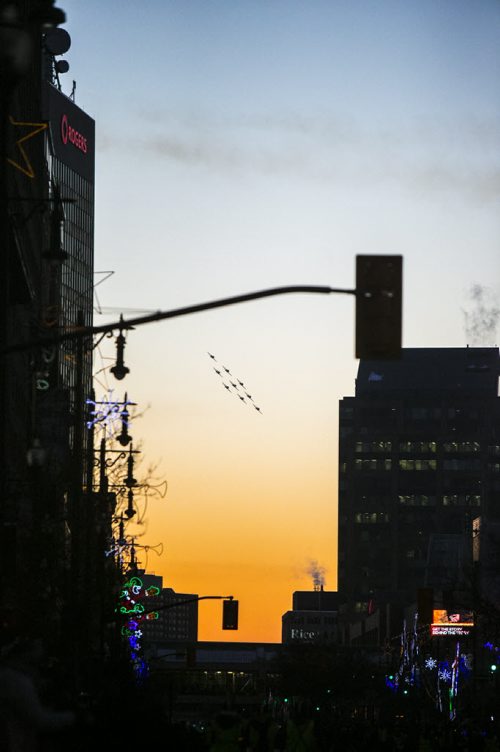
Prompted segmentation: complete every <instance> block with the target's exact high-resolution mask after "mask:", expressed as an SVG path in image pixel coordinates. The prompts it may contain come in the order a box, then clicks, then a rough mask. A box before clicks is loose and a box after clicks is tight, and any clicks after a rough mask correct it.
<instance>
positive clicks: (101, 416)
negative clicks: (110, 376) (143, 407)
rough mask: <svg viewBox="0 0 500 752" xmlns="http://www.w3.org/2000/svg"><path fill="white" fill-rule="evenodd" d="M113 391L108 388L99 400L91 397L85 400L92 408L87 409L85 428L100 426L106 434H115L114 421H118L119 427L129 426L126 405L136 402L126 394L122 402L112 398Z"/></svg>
mask: <svg viewBox="0 0 500 752" xmlns="http://www.w3.org/2000/svg"><path fill="white" fill-rule="evenodd" d="M113 391H114V390H113V389H109V390H108V393H107V394H106V395H105V396H104V397H103V399H102V401H100V402H96V401H95V400H91V399H87V400H85V401H86V403H87V405H90V406H91V407H92V408H93V409H91V410H89V420H88V421H87V428H102V430H103V431H105V433H106V434H107V435H108V436H114V435H115V433H116V431H117V428H116V423H118V422H119V424H120V426H121V428H129V425H130V421H129V420H128V418H129V412H128V410H127V407H128V406H129V405H135V404H136V403H135V402H131V401H130V400H129V399H127V395H125V400H124V401H123V402H119V401H118V400H117V399H114V398H113Z"/></svg>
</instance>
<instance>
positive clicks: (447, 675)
mask: <svg viewBox="0 0 500 752" xmlns="http://www.w3.org/2000/svg"><path fill="white" fill-rule="evenodd" d="M438 676H439V678H440V679H441V681H445V682H449V681H451V671H449V670H448V669H447V668H442V669H441V670H440V671H438Z"/></svg>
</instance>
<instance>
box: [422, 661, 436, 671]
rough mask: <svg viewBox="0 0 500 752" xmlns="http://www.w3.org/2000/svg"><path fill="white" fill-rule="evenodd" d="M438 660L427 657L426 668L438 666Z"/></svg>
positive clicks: (430, 669)
mask: <svg viewBox="0 0 500 752" xmlns="http://www.w3.org/2000/svg"><path fill="white" fill-rule="evenodd" d="M436 666H437V661H436V659H435V658H427V659H426V661H425V668H428V669H429V671H432V669H433V668H436Z"/></svg>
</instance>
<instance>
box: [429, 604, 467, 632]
mask: <svg viewBox="0 0 500 752" xmlns="http://www.w3.org/2000/svg"><path fill="white" fill-rule="evenodd" d="M473 627H474V617H473V615H472V613H471V612H470V611H460V612H451V611H446V609H444V608H440V609H437V608H435V609H434V610H433V612H432V624H431V635H432V637H467V636H468V635H470V634H471V633H472V629H473Z"/></svg>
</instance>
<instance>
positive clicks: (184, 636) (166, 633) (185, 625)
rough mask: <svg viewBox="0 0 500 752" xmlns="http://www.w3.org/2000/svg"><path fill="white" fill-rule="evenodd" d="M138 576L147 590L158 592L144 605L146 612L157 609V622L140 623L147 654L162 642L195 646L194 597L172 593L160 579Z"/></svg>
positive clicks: (196, 633) (196, 616)
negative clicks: (151, 589) (152, 588)
mask: <svg viewBox="0 0 500 752" xmlns="http://www.w3.org/2000/svg"><path fill="white" fill-rule="evenodd" d="M139 576H140V578H141V580H142V582H143V583H144V587H145V588H146V589H147V588H149V587H151V586H153V587H155V588H158V590H159V593H158V595H153V596H151V597H148V598H147V601H144V602H145V603H146V605H147V610H148V611H151V610H152V609H158V618H157V619H152V620H148V621H144V622H143V623H142V631H143V633H144V638H143V639H144V644H145V645H147V646H148V648H147V649H148V652H151V648H152V646H153V645H158V644H161V643H164V642H196V641H197V640H198V596H197V595H196V594H194V593H176V592H175V591H174V590H173V589H172V588H164V587H163V578H162V577H160V576H158V575H153V574H146V573H144V572H142V571H140V572H139Z"/></svg>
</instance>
